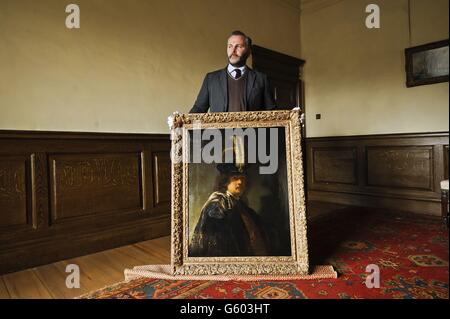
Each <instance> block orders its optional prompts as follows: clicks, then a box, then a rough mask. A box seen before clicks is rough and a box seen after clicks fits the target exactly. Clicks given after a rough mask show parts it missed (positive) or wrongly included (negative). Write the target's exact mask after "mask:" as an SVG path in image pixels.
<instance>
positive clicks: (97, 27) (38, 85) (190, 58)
mask: <svg viewBox="0 0 450 319" xmlns="http://www.w3.org/2000/svg"><path fill="white" fill-rule="evenodd" d="M68 3H76V4H78V5H79V6H80V10H81V28H80V29H79V30H75V29H74V30H69V29H67V28H66V27H65V19H66V16H67V13H65V6H66V5H67V4H68ZM299 19H300V14H299V6H298V2H297V1H296V0H289V1H287V0H245V1H244V0H225V1H223V0H210V1H206V0H189V1H185V0H151V1H147V0H127V1H125V0H74V1H70V2H69V1H62V0H40V1H35V0H1V1H0V129H15V130H56V131H90V132H138V133H167V132H168V129H167V124H166V119H167V116H168V115H170V114H171V113H172V112H173V111H176V110H178V111H182V112H187V111H189V109H190V108H191V106H192V105H193V103H194V100H195V98H196V96H197V93H198V90H199V88H200V85H201V83H202V80H203V77H204V75H205V73H206V72H208V71H213V70H215V69H218V68H222V67H224V66H225V65H226V40H227V37H228V35H229V33H230V32H231V31H233V30H235V29H241V30H242V31H244V32H246V33H248V34H249V35H250V36H251V37H252V38H253V40H254V43H257V44H258V45H261V46H265V47H269V48H271V49H274V50H277V51H281V52H284V53H286V54H290V55H294V56H297V57H298V56H299V52H300V31H299V24H300V21H299Z"/></svg>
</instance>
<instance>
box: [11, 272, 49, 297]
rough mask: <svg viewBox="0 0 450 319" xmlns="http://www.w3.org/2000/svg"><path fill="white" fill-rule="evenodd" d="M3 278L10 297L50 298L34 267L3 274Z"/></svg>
mask: <svg viewBox="0 0 450 319" xmlns="http://www.w3.org/2000/svg"><path fill="white" fill-rule="evenodd" d="M3 279H4V281H5V285H6V287H7V289H8V291H9V294H10V296H11V298H26V299H34V298H39V299H50V298H52V295H51V294H50V292H49V291H48V289H47V288H46V287H45V285H44V284H43V283H42V282H41V280H40V279H39V278H38V276H36V274H35V273H34V269H27V270H23V271H19V272H15V273H11V274H6V275H3Z"/></svg>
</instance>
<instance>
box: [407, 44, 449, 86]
mask: <svg viewBox="0 0 450 319" xmlns="http://www.w3.org/2000/svg"><path fill="white" fill-rule="evenodd" d="M448 57H449V56H448V39H447V40H443V41H438V42H433V43H428V44H424V45H419V46H416V47H412V48H407V49H405V62H406V86H407V87H412V86H418V85H425V84H433V83H440V82H448Z"/></svg>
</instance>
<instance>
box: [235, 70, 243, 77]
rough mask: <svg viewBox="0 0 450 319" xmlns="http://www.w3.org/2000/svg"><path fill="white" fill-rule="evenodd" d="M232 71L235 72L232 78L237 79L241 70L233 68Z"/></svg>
mask: <svg viewBox="0 0 450 319" xmlns="http://www.w3.org/2000/svg"><path fill="white" fill-rule="evenodd" d="M234 72H236V74H235V76H234V79H235V80H237V79H239V78H240V77H241V75H242V72H241V70H240V69H235V70H234Z"/></svg>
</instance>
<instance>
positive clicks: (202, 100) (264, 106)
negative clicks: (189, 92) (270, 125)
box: [190, 67, 275, 113]
mask: <svg viewBox="0 0 450 319" xmlns="http://www.w3.org/2000/svg"><path fill="white" fill-rule="evenodd" d="M246 72H248V74H247V88H246V92H247V94H246V95H247V111H257V110H272V109H274V108H275V103H274V101H273V98H272V94H271V92H270V89H269V84H268V81H267V76H266V75H265V74H263V73H261V72H258V71H254V70H252V69H250V68H249V67H247V70H246ZM227 76H228V72H227V69H226V68H225V69H221V70H218V71H214V72H211V73H208V74H207V75H206V77H205V80H204V81H203V85H202V88H201V89H200V92H199V94H198V97H197V100H196V101H195V104H194V106H193V107H192V109H191V111H190V113H206V112H208V109H210V111H211V112H227V111H228V88H227V87H228V81H227Z"/></svg>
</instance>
